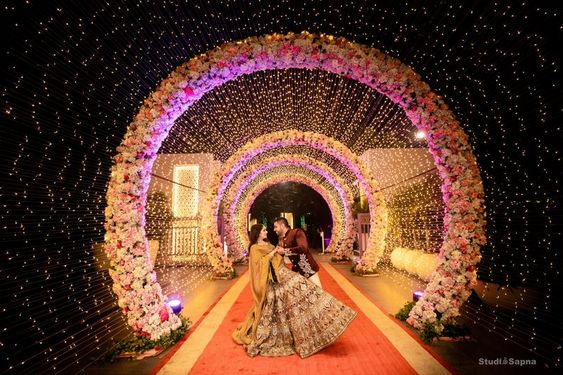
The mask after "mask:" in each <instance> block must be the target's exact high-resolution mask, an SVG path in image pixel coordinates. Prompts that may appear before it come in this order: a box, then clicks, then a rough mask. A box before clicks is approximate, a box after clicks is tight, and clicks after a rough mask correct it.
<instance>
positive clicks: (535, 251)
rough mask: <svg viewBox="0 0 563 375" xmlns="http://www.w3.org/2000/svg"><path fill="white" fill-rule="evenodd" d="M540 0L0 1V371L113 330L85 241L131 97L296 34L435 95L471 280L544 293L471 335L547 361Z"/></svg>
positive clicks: (543, 11) (558, 114)
mask: <svg viewBox="0 0 563 375" xmlns="http://www.w3.org/2000/svg"><path fill="white" fill-rule="evenodd" d="M552 4H557V5H546V3H543V2H531V1H527V2H523V1H521V2H504V1H499V2H490V1H462V2H450V1H432V2H424V3H422V2H418V1H407V2H397V1H373V2H370V1H354V0H351V1H346V2H337V1H326V0H319V1H313V0H305V1H281V2H277V3H273V2H272V3H271V4H270V3H268V2H265V1H255V0H253V1H225V2H218V1H211V2H209V1H189V2H188V1H109V2H103V1H97V0H95V1H89V2H78V1H48V2H47V1H45V2H41V3H40V2H34V1H29V2H23V1H13V2H3V3H2V6H1V9H0V14H1V17H2V18H1V24H2V26H3V27H4V32H3V37H2V44H3V46H2V65H3V68H2V74H1V76H0V82H1V92H0V112H1V121H2V123H1V133H0V152H1V153H2V159H1V160H2V163H1V164H0V174H1V183H0V202H1V203H0V223H1V226H0V243H1V244H2V245H1V246H2V249H1V260H0V261H1V264H2V266H1V267H0V285H1V290H2V306H1V307H2V308H1V310H0V324H1V325H0V357H1V358H0V363H1V365H0V370H1V371H2V372H3V373H4V372H6V373H31V372H36V373H42V372H50V373H57V372H61V373H69V372H71V373H72V372H74V373H75V372H78V371H79V370H81V369H83V368H85V367H86V366H87V365H88V364H89V363H91V362H92V361H94V360H96V359H97V358H99V357H100V356H103V354H104V352H105V350H107V348H108V347H109V346H110V345H111V343H112V340H113V339H114V336H119V335H118V334H117V333H118V332H120V331H123V330H124V329H125V328H124V326H125V322H124V321H123V319H122V318H120V316H121V312H120V311H119V309H118V307H117V305H116V303H115V300H114V298H113V295H112V293H111V282H110V280H109V279H108V277H107V275H106V274H105V273H103V272H98V270H97V268H96V265H95V262H94V259H93V256H92V245H93V244H94V243H96V242H100V241H102V240H103V235H104V229H103V221H104V208H105V189H106V184H107V182H108V180H109V171H110V167H111V157H112V156H113V155H114V154H115V149H116V147H117V146H118V145H119V143H120V142H121V139H122V138H123V136H124V134H125V131H126V128H127V125H128V124H129V122H130V121H131V119H132V118H133V117H134V115H135V114H136V112H137V110H138V109H139V107H140V105H141V102H142V100H143V99H144V98H145V97H147V96H148V95H149V94H150V93H151V92H152V91H153V90H154V89H155V88H156V87H157V85H158V84H159V82H160V81H161V80H162V79H163V78H165V77H166V76H167V75H168V73H169V72H170V71H171V70H173V69H174V68H175V67H176V66H177V65H179V64H181V63H182V62H184V61H186V60H187V59H189V58H191V57H193V56H194V55H196V54H199V53H202V52H205V51H207V50H209V49H211V48H213V47H215V46H217V45H219V44H221V43H224V42H227V41H233V40H237V39H242V38H245V37H248V36H253V35H261V34H267V33H274V32H278V33H286V32H289V31H295V32H299V31H301V30H307V31H309V32H323V33H329V34H333V35H337V36H342V37H345V38H348V39H350V40H352V41H355V42H358V43H362V44H367V45H369V46H373V47H376V48H378V49H380V50H382V51H383V52H385V53H387V54H389V55H391V56H394V57H396V58H398V59H400V60H401V61H402V62H404V63H406V64H408V65H410V66H411V67H412V68H413V69H414V70H415V71H416V72H417V73H419V74H420V75H421V76H422V77H423V79H424V80H425V81H426V82H428V83H429V84H430V86H431V87H432V88H433V89H434V91H435V92H437V93H438V94H439V95H442V96H443V98H444V100H445V102H446V103H448V105H449V106H450V108H451V109H452V110H453V112H454V113H455V114H456V116H457V117H458V119H459V120H460V122H461V125H462V127H463V129H464V130H465V132H466V133H467V134H468V135H469V137H470V142H471V144H472V147H473V149H474V152H475V155H476V157H477V160H478V163H479V166H480V168H481V172H482V178H483V183H484V186H485V192H486V208H487V220H488V226H487V233H488V238H489V243H488V245H487V246H485V247H484V248H483V249H482V253H483V260H482V262H481V264H480V266H479V278H480V279H481V280H484V281H489V282H494V283H499V284H506V285H511V286H525V287H527V288H530V289H534V290H537V291H538V292H539V294H540V295H541V296H542V297H543V298H542V299H541V300H539V301H538V302H537V305H535V306H533V307H530V308H521V309H519V311H517V312H513V313H514V315H513V317H514V318H515V319H516V324H513V326H512V328H510V329H508V330H502V331H501V330H496V329H495V327H496V319H497V318H496V316H495V315H494V311H493V313H491V314H492V315H486V316H483V317H482V318H481V319H482V321H483V324H484V325H487V326H488V327H489V329H491V332H492V334H498V335H502V336H503V337H507V338H510V340H511V341H514V342H517V343H520V344H521V345H530V347H533V348H534V349H533V352H534V353H536V354H538V355H539V356H541V358H542V359H543V360H544V361H545V362H546V363H549V364H559V365H560V357H561V337H563V332H561V327H562V326H563V324H562V320H561V316H563V315H562V314H561V313H562V312H561V310H560V301H559V299H560V298H561V292H560V290H561V288H562V287H563V283H562V281H561V266H562V255H561V231H562V228H561V224H562V220H561V215H562V213H561V170H563V169H562V163H561V144H563V143H562V141H563V139H562V138H563V137H562V132H561V123H562V106H561V103H562V100H563V97H562V96H563V95H562V94H561V76H560V68H561V67H560V60H559V52H560V51H559V50H560V48H561V45H563V44H562V38H561V36H562V32H561V31H562V25H561V9H559V5H558V4H559V3H558V2H553V3H552ZM523 304H524V305H525V302H523ZM116 322H117V323H116ZM520 322H521V323H522V324H520ZM22 361H25V362H24V363H22Z"/></svg>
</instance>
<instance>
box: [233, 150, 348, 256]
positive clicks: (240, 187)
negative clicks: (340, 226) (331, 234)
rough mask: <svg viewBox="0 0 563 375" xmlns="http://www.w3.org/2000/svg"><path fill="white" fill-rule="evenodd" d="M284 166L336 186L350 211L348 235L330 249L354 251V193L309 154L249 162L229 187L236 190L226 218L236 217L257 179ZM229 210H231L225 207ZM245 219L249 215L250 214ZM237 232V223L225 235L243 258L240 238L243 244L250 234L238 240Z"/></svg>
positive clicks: (328, 168) (281, 156) (333, 243)
mask: <svg viewBox="0 0 563 375" xmlns="http://www.w3.org/2000/svg"><path fill="white" fill-rule="evenodd" d="M280 166H294V167H302V168H305V169H307V170H311V171H314V172H315V173H316V174H317V175H318V177H321V178H323V179H325V181H327V182H328V183H329V184H330V185H332V186H333V187H334V188H336V190H337V191H338V193H339V199H340V200H342V201H343V206H344V208H345V210H346V213H345V215H344V216H345V218H346V220H345V222H344V232H345V235H344V236H343V237H342V239H341V242H338V241H336V239H333V241H332V242H331V246H329V248H328V249H327V252H330V251H333V250H332V249H333V248H336V249H337V250H336V251H337V253H339V254H350V253H351V251H352V245H353V242H354V238H355V226H354V223H353V219H352V211H351V208H352V205H353V202H354V200H353V195H352V192H351V190H350V188H349V187H348V185H347V184H346V183H345V181H344V180H343V179H342V178H341V177H340V176H338V174H336V173H335V172H334V171H333V170H332V169H331V168H330V167H329V166H328V165H327V164H325V163H323V162H320V161H318V160H316V159H313V158H311V157H309V156H306V155H300V154H282V155H278V156H275V157H270V158H267V159H264V160H261V161H260V162H259V163H257V164H251V165H250V164H247V170H246V171H245V172H243V173H241V174H240V175H239V176H238V178H237V180H235V182H234V183H233V184H231V185H230V186H229V190H228V191H229V192H235V193H234V194H227V198H226V199H224V202H228V203H225V204H229V206H230V207H231V211H230V213H229V214H227V215H225V216H226V219H227V220H228V218H229V217H233V218H234V217H236V216H235V211H236V209H237V207H238V201H239V198H240V196H241V195H242V194H243V192H244V191H245V189H247V188H248V185H249V184H250V183H251V182H252V181H253V180H254V179H255V178H257V177H258V176H260V175H261V174H263V173H267V172H268V171H270V170H271V169H273V168H277V167H280ZM318 177H317V178H318ZM313 186H315V185H313ZM256 197H257V196H256ZM249 208H250V207H249ZM225 212H229V211H228V210H225ZM247 214H248V212H245V215H247ZM244 218H246V216H245V217H244ZM233 231H235V227H234V226H231V225H226V226H225V238H226V240H227V241H228V246H229V249H236V250H238V251H234V253H235V254H236V257H239V256H242V254H243V253H244V250H242V251H241V246H240V244H241V241H240V240H241V239H242V240H243V241H242V242H243V243H244V242H246V233H243V235H242V237H239V238H238V240H234V238H235V236H234V235H233ZM244 248H245V247H244V246H243V247H242V249H244ZM350 255H351V254H350Z"/></svg>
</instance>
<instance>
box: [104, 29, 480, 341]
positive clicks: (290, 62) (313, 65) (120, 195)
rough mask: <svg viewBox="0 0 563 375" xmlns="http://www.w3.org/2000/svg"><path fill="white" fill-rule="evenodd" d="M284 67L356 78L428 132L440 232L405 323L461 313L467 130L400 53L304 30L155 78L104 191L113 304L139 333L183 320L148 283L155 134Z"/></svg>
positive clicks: (476, 182)
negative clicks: (221, 94) (230, 89)
mask: <svg viewBox="0 0 563 375" xmlns="http://www.w3.org/2000/svg"><path fill="white" fill-rule="evenodd" d="M286 68H303V69H322V70H325V71H327V72H331V73H335V74H339V75H343V76H346V77H348V78H350V79H354V80H356V81H359V82H361V83H364V84H366V85H367V86H369V87H371V88H373V89H375V90H377V91H378V92H380V93H382V94H384V95H386V96H387V97H389V98H390V99H391V100H392V101H393V102H394V103H396V104H397V105H399V106H401V107H402V108H403V109H404V111H405V113H406V115H407V116H408V118H409V119H410V120H411V121H412V123H413V124H414V125H415V126H416V127H417V128H418V129H419V130H422V131H424V132H425V133H426V139H427V143H428V148H429V151H430V153H431V154H432V156H433V158H434V162H435V164H436V167H437V169H438V171H439V174H440V177H441V179H442V194H443V199H444V203H445V212H444V214H445V216H444V233H445V236H444V242H443V245H442V248H441V251H440V256H441V259H442V261H441V263H440V264H439V266H438V267H437V269H436V271H435V273H434V275H433V276H432V279H431V281H430V283H429V284H428V286H427V287H426V290H425V293H424V295H423V297H422V298H421V299H420V300H419V301H418V302H417V304H416V306H415V307H414V308H413V310H412V311H411V313H410V316H409V319H408V322H409V323H410V324H412V325H414V326H415V327H416V328H421V327H422V326H423V325H424V324H425V323H437V326H438V328H439V327H440V325H441V324H442V323H446V322H448V321H450V320H451V319H453V318H454V317H455V316H456V315H459V307H460V306H461V304H462V303H463V302H464V301H465V300H466V299H467V297H468V296H469V294H470V290H471V288H472V286H473V285H474V284H475V283H476V278H477V274H476V265H477V263H478V262H479V260H480V257H481V256H480V247H481V246H482V245H483V244H485V243H486V236H485V217H484V216H485V213H484V212H485V211H484V191H483V186H482V181H481V177H480V174H479V168H478V166H477V162H476V159H475V157H474V155H473V152H472V150H471V147H470V145H469V141H468V137H467V135H466V134H465V133H464V132H463V130H462V129H461V127H460V125H459V123H458V121H457V120H456V119H455V117H454V115H453V114H452V112H451V111H450V110H449V109H448V107H447V106H446V104H445V103H444V102H443V100H442V99H441V98H440V97H439V96H437V95H436V94H435V93H434V92H433V91H432V90H431V89H430V87H429V86H428V85H427V84H426V83H425V82H423V81H422V80H421V79H420V76H419V75H417V74H416V73H415V72H414V71H413V70H412V69H411V68H410V67H408V66H407V65H405V64H403V63H401V61H399V60H398V59H395V58H393V57H390V56H388V55H385V54H384V53H382V52H381V51H379V50H377V49H375V48H371V47H368V46H364V45H360V44H357V43H353V42H350V41H348V40H346V39H344V38H335V37H333V36H331V35H324V34H320V35H318V34H310V33H307V32H303V33H301V34H293V33H289V34H286V35H279V34H274V35H266V36H262V37H251V38H247V39H244V40H240V41H236V42H230V43H227V44H224V45H222V46H220V47H217V48H215V49H214V50H211V51H209V52H208V53H206V54H202V55H200V56H197V57H194V58H192V59H191V60H189V61H187V62H186V63H184V64H182V65H180V66H178V67H177V68H176V69H175V70H174V71H173V72H172V73H171V74H170V75H169V76H168V77H167V78H166V79H165V80H163V81H162V83H161V84H160V86H159V87H158V88H157V89H156V91H155V92H153V93H152V94H151V95H150V96H149V97H148V98H147V99H146V100H145V101H144V102H143V105H142V107H141V109H140V110H139V113H138V114H137V115H136V116H135V118H134V119H133V122H132V123H131V124H130V125H129V127H128V129H127V132H126V134H125V137H124V139H123V141H122V142H121V144H120V146H118V148H117V155H116V156H115V157H114V159H113V160H114V165H113V166H112V171H111V176H110V181H109V185H108V190H107V194H106V199H107V207H106V210H105V230H106V235H105V251H106V253H107V255H108V258H109V260H110V264H111V268H112V270H111V277H112V280H113V283H114V285H113V290H114V292H115V293H116V295H117V298H118V304H119V306H121V307H122V309H123V312H124V313H125V314H126V316H127V320H128V323H129V324H130V325H131V327H132V328H133V329H134V330H135V331H136V332H137V334H138V335H142V336H147V337H149V338H151V339H158V338H160V337H161V336H162V335H163V334H166V333H168V332H170V330H172V329H174V328H177V327H179V326H180V325H181V321H180V319H179V318H178V317H176V316H175V315H172V314H171V310H170V308H169V307H168V306H167V305H166V303H165V298H164V296H163V294H162V291H161V289H160V286H159V285H158V283H157V282H156V279H155V276H154V273H153V270H152V265H151V262H150V261H149V256H148V254H147V250H148V242H147V239H146V236H145V231H144V223H145V219H144V217H145V201H146V193H147V189H148V184H149V182H150V173H151V169H152V165H153V163H154V161H155V159H156V153H157V151H158V149H159V148H160V145H161V143H162V141H163V140H164V138H165V137H166V136H167V135H168V132H169V131H170V128H171V127H172V125H173V123H174V121H175V120H176V119H177V118H178V117H179V116H180V115H181V114H182V113H183V112H184V111H185V110H186V109H187V108H188V107H189V106H191V105H192V104H193V103H194V102H195V101H197V100H198V99H199V98H200V97H201V96H202V95H203V94H205V93H206V92H208V91H209V90H212V89H213V88H214V87H216V86H218V85H220V84H222V83H224V82H226V81H229V80H233V79H235V78H237V77H239V76H241V75H243V74H250V73H253V72H257V71H261V70H270V69H286ZM212 245H213V244H212ZM218 261H219V262H220V261H221V259H220V258H219V259H218Z"/></svg>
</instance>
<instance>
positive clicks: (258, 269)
mask: <svg viewBox="0 0 563 375" xmlns="http://www.w3.org/2000/svg"><path fill="white" fill-rule="evenodd" d="M273 250H274V246H272V245H270V244H264V245H259V244H255V245H252V246H251V247H250V256H249V272H250V288H251V289H252V296H253V298H254V305H253V306H252V308H251V309H250V311H249V312H248V314H247V315H246V319H245V320H244V322H242V323H241V324H240V325H239V326H238V327H237V328H236V329H235V331H234V332H233V334H232V337H233V340H234V341H235V342H236V343H237V344H241V345H249V344H250V343H251V342H252V340H253V339H254V336H255V334H256V328H257V327H258V322H259V321H260V317H261V316H262V306H263V305H264V298H265V297H266V290H267V288H268V283H269V282H271V281H272V280H273V277H272V274H271V272H270V264H271V265H272V268H273V272H274V273H275V276H276V280H279V274H278V269H279V267H280V265H281V263H282V260H283V258H282V256H281V255H279V254H278V253H273V255H272V251H273Z"/></svg>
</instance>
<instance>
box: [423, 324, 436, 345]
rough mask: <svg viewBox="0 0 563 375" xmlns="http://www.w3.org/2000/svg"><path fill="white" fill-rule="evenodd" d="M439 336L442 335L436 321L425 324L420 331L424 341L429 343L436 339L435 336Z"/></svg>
mask: <svg viewBox="0 0 563 375" xmlns="http://www.w3.org/2000/svg"><path fill="white" fill-rule="evenodd" d="M438 336H440V333H439V331H438V327H437V326H436V323H426V324H424V328H423V329H422V332H420V338H421V339H422V341H424V342H425V343H427V344H429V343H431V342H432V340H434V338H435V337H438Z"/></svg>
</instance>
